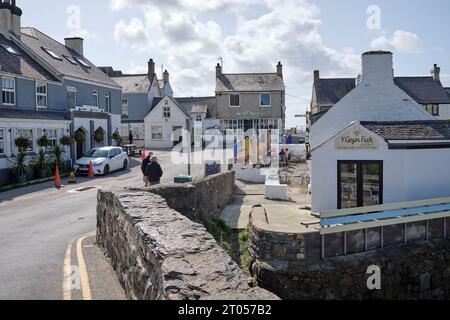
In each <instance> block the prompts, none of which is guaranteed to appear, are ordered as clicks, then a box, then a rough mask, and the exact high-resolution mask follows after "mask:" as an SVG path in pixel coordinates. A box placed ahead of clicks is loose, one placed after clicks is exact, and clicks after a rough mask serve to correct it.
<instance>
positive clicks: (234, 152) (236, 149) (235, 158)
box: [233, 137, 238, 163]
mask: <svg viewBox="0 0 450 320" xmlns="http://www.w3.org/2000/svg"><path fill="white" fill-rule="evenodd" d="M233 155H234V157H233V160H234V163H236V162H237V158H238V141H237V138H236V137H235V138H234V142H233Z"/></svg>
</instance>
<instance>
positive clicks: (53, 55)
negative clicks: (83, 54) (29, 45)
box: [42, 47, 62, 61]
mask: <svg viewBox="0 0 450 320" xmlns="http://www.w3.org/2000/svg"><path fill="white" fill-rule="evenodd" d="M42 50H44V51H45V52H46V53H47V54H48V55H49V56H50V57H52V58H53V59H55V60H60V61H62V58H61V57H60V56H58V54H57V53H56V52H55V51H53V50H52V49H49V48H46V47H42Z"/></svg>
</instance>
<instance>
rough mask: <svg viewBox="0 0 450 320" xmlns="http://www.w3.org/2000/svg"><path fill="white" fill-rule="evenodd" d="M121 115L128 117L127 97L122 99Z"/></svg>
mask: <svg viewBox="0 0 450 320" xmlns="http://www.w3.org/2000/svg"><path fill="white" fill-rule="evenodd" d="M122 115H123V116H126V117H128V99H122Z"/></svg>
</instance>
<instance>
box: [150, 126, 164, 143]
mask: <svg viewBox="0 0 450 320" xmlns="http://www.w3.org/2000/svg"><path fill="white" fill-rule="evenodd" d="M155 129H160V130H161V132H160V133H155V132H153V131H154V130H155ZM155 134H158V135H161V138H155V136H154V135H155ZM151 137H152V141H163V140H164V136H163V126H151Z"/></svg>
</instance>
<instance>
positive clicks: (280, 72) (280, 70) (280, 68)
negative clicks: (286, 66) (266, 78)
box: [277, 61, 283, 78]
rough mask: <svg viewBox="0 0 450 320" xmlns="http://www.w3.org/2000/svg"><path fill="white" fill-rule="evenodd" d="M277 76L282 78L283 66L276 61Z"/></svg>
mask: <svg viewBox="0 0 450 320" xmlns="http://www.w3.org/2000/svg"><path fill="white" fill-rule="evenodd" d="M277 74H278V75H279V76H280V77H282V78H283V65H282V64H281V62H280V61H278V65H277Z"/></svg>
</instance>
